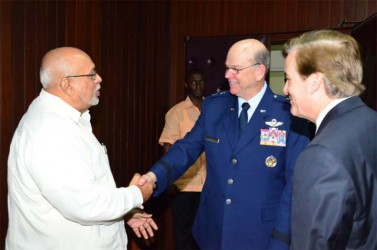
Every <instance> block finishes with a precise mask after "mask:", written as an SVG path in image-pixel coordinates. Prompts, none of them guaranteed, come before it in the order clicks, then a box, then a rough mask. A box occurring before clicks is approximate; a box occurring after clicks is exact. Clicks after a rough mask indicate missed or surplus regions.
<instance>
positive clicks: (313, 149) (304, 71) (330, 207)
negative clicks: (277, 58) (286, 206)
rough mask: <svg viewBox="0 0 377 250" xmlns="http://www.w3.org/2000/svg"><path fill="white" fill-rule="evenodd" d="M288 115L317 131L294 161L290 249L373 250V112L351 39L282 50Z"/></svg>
mask: <svg viewBox="0 0 377 250" xmlns="http://www.w3.org/2000/svg"><path fill="white" fill-rule="evenodd" d="M283 54H284V55H285V57H286V63H285V74H286V84H285V87H284V93H285V94H286V95H288V96H289V97H290V100H291V105H292V107H291V112H292V114H293V115H295V116H299V117H303V118H306V119H308V120H310V121H312V122H313V123H315V124H316V135H315V137H314V139H313V140H312V142H311V143H310V144H309V145H308V146H307V147H306V148H305V149H304V151H303V152H302V154H301V155H300V156H299V158H298V159H297V161H296V167H295V173H294V178H293V200H292V248H293V249H298V250H302V249H377V237H376V236H377V154H376V153H377V113H376V112H375V111H374V110H372V109H370V108H369V107H367V106H366V105H365V104H364V103H363V102H362V100H361V99H360V98H359V97H358V96H359V95H360V94H361V93H362V92H363V91H364V86H363V85H362V83H361V80H362V75H363V74H362V64H361V59H360V51H359V46H358V44H357V42H356V41H355V39H353V38H352V37H351V36H349V35H345V34H342V33H340V32H338V31H332V30H319V31H311V32H307V33H304V34H303V35H301V36H300V37H297V38H294V39H292V40H290V41H288V42H287V43H286V44H285V45H284V47H283Z"/></svg>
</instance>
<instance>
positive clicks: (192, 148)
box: [151, 102, 206, 196]
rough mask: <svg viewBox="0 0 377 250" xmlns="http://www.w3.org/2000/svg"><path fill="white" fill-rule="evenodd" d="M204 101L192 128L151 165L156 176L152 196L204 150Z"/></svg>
mask: <svg viewBox="0 0 377 250" xmlns="http://www.w3.org/2000/svg"><path fill="white" fill-rule="evenodd" d="M205 110H206V102H204V103H203V106H202V113H201V115H200V116H199V118H198V120H197V122H196V123H195V125H194V127H193V128H192V130H191V131H190V132H189V133H187V134H186V135H185V137H184V138H183V139H180V140H177V141H176V142H175V143H174V144H173V146H172V147H171V148H170V149H169V151H168V152H167V153H165V154H164V155H163V157H162V158H161V159H160V160H158V161H157V163H156V164H155V165H153V166H152V168H151V171H152V172H153V173H154V174H155V175H156V177H157V188H156V189H155V191H154V193H153V196H158V195H160V194H161V193H162V192H164V191H165V190H166V188H167V187H169V186H170V185H171V184H173V182H174V181H175V180H176V179H177V178H179V177H181V176H182V175H183V174H184V173H185V172H186V170H187V169H188V168H189V167H190V166H191V165H192V164H193V163H194V162H195V161H196V160H197V159H198V157H199V156H200V154H201V153H202V152H203V151H204V133H205V132H204V131H205V126H204V119H205V118H204V117H205V116H206V115H205V113H206V111H205Z"/></svg>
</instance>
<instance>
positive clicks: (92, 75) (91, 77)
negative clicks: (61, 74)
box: [66, 73, 97, 81]
mask: <svg viewBox="0 0 377 250" xmlns="http://www.w3.org/2000/svg"><path fill="white" fill-rule="evenodd" d="M83 76H87V77H89V78H90V79H92V80H93V81H94V80H96V78H97V73H93V74H87V75H75V76H66V77H67V78H71V77H83Z"/></svg>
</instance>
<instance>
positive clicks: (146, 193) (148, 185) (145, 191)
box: [130, 173, 156, 202]
mask: <svg viewBox="0 0 377 250" xmlns="http://www.w3.org/2000/svg"><path fill="white" fill-rule="evenodd" d="M141 178H142V177H141V176H140V174H138V173H136V174H134V176H133V178H132V180H131V182H130V186H131V185H135V186H137V187H138V188H139V189H140V191H141V194H142V195H143V202H146V201H147V200H148V199H149V198H150V197H151V195H152V193H153V189H154V188H155V187H156V184H155V182H142V181H141Z"/></svg>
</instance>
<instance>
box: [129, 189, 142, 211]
mask: <svg viewBox="0 0 377 250" xmlns="http://www.w3.org/2000/svg"><path fill="white" fill-rule="evenodd" d="M128 189H129V191H130V194H131V196H132V197H131V200H132V201H133V207H140V206H141V205H143V195H142V194H141V191H140V189H139V188H138V187H137V186H129V187H128Z"/></svg>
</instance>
